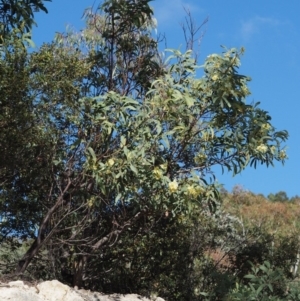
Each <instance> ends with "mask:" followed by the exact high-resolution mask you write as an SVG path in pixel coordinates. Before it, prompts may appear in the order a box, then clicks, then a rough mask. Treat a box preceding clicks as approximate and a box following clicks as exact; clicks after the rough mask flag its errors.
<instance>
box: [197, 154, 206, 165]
mask: <svg viewBox="0 0 300 301" xmlns="http://www.w3.org/2000/svg"><path fill="white" fill-rule="evenodd" d="M206 159H207V156H206V154H203V153H198V154H197V156H196V157H195V158H194V161H195V163H196V164H202V163H203V162H204V161H205V160H206Z"/></svg>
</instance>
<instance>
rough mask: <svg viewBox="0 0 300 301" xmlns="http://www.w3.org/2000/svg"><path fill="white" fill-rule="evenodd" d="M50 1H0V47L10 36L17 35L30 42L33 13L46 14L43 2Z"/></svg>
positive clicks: (33, 23) (49, 0)
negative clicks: (40, 12)
mask: <svg viewBox="0 0 300 301" xmlns="http://www.w3.org/2000/svg"><path fill="white" fill-rule="evenodd" d="M46 1H48V2H51V0H26V1H24V0H23V1H20V0H1V1H0V45H2V44H3V41H5V40H6V39H7V38H8V37H9V36H10V34H11V33H12V32H13V33H15V34H16V33H18V34H20V35H21V36H23V39H25V40H27V41H30V34H29V35H27V34H28V33H30V30H31V28H32V26H33V25H35V22H34V12H38V11H40V10H42V11H44V12H46V13H47V12H48V11H47V9H46V7H45V6H44V2H46Z"/></svg>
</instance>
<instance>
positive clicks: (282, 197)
mask: <svg viewBox="0 0 300 301" xmlns="http://www.w3.org/2000/svg"><path fill="white" fill-rule="evenodd" d="M268 199H269V200H270V201H271V202H288V201H289V197H288V196H287V194H286V192H285V191H279V192H277V193H275V194H273V193H270V194H269V195H268Z"/></svg>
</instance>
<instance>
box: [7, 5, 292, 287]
mask: <svg viewBox="0 0 300 301" xmlns="http://www.w3.org/2000/svg"><path fill="white" fill-rule="evenodd" d="M87 21H88V22H87V29H86V30H85V31H83V33H82V35H81V38H80V37H79V35H76V34H73V33H69V34H68V35H66V36H64V35H61V36H60V37H58V39H57V41H56V42H54V43H53V44H50V45H44V46H43V47H42V48H41V50H39V51H38V52H36V53H32V54H30V55H29V56H28V57H27V60H28V66H29V70H31V75H30V85H29V91H30V92H31V94H32V95H33V96H34V101H33V103H34V108H33V110H34V112H35V118H36V119H35V123H38V121H40V124H41V125H40V126H41V131H42V132H43V133H45V134H46V136H47V137H48V139H47V141H48V147H47V149H46V150H45V151H43V152H42V153H41V155H42V158H47V159H46V165H45V166H46V167H47V174H46V175H45V174H44V172H45V170H44V169H43V168H40V169H39V170H40V173H38V174H37V175H35V176H32V175H31V174H26V176H25V177H24V178H25V179H26V181H27V183H29V184H32V183H34V182H35V179H43V181H42V183H43V185H35V186H34V189H31V190H30V193H29V192H25V193H24V195H22V199H23V200H24V201H26V203H27V204H35V206H36V207H35V208H38V210H37V212H38V216H39V217H40V219H39V222H38V224H37V227H38V233H37V234H36V237H35V239H34V242H33V243H32V245H31V246H30V248H29V249H28V251H27V252H26V253H25V254H24V256H23V257H22V258H21V259H20V260H19V262H18V266H17V269H16V271H17V273H23V272H25V270H26V269H27V268H28V265H29V264H30V262H31V261H32V260H33V258H34V257H35V256H36V255H37V254H38V253H39V252H40V250H41V249H42V248H43V247H46V246H47V245H48V246H49V250H50V246H51V250H52V251H51V252H54V254H56V255H57V256H56V258H59V259H61V258H62V257H63V256H62V254H65V255H64V256H65V257H67V258H68V260H67V262H69V263H71V264H72V270H71V274H72V276H73V284H74V285H78V286H84V284H85V282H86V283H87V282H89V281H91V279H89V275H88V274H87V271H88V269H89V268H90V266H91V264H92V262H93V260H94V259H95V258H101V256H103V253H104V251H105V249H107V248H112V247H113V246H114V245H115V244H116V243H117V241H118V240H119V239H120V237H122V235H125V233H132V232H130V231H131V229H136V232H133V233H132V235H133V236H134V235H137V234H138V233H140V232H141V231H145V229H149V231H151V227H149V225H152V224H155V223H156V222H157V221H158V220H159V219H162V218H163V217H165V218H167V219H172V218H174V217H176V216H177V215H179V214H181V215H183V216H188V215H189V214H191V213H192V212H193V208H194V207H197V206H200V205H201V206H204V207H205V208H207V209H208V211H209V210H210V212H213V211H214V209H215V207H216V199H217V198H218V189H217V187H216V185H215V183H214V176H213V167H214V166H221V168H222V169H228V170H231V171H233V173H235V174H236V173H240V172H241V171H242V170H243V169H244V168H245V167H246V166H248V165H249V164H250V165H251V166H254V167H255V166H256V165H257V164H258V163H261V164H266V165H269V164H273V162H274V161H276V160H277V161H281V162H284V160H285V158H286V154H285V151H284V149H283V148H282V143H283V142H284V141H285V140H286V139H287V136H288V134H287V132H286V131H276V130H275V128H274V127H273V125H272V124H271V117H270V116H269V114H268V112H266V111H264V110H262V109H260V108H259V105H258V104H247V103H246V97H247V96H248V95H249V94H250V92H249V90H248V87H247V83H248V81H249V80H250V79H249V78H248V77H246V76H243V75H240V74H239V73H238V66H239V64H240V56H241V54H242V53H243V50H241V51H238V50H236V49H228V50H227V49H225V50H224V53H223V54H222V55H217V54H214V55H211V56H209V57H208V58H207V59H206V61H205V64H204V67H203V71H204V72H203V77H201V78H197V77H196V72H195V71H196V68H198V66H197V65H196V63H195V60H194V59H193V58H192V57H191V55H192V52H191V51H187V52H186V53H184V54H182V53H180V52H179V51H177V50H173V51H171V52H172V55H171V56H170V57H169V59H168V61H167V62H164V63H162V60H161V58H160V56H159V53H158V50H157V42H156V41H155V40H154V39H153V38H152V37H151V29H152V27H151V24H152V23H153V19H152V10H151V9H150V7H149V0H140V1H133V0H132V1H131V0H128V1H126V0H121V1H115V0H111V1H105V2H104V4H103V6H102V10H101V11H100V13H99V14H92V13H91V12H89V13H87ZM127 41H130V43H128V42H127ZM14 187H15V185H12V189H14ZM32 191H34V196H32ZM8 202H9V200H8ZM8 205H9V203H8ZM27 218H28V219H29V220H32V221H34V223H37V222H36V219H34V218H33V216H32V215H29V216H28V217H27ZM137 225H138V227H136V226H137ZM135 227H136V228H135ZM54 264H55V262H54ZM66 265H67V264H65V266H66ZM57 269H58V267H57ZM93 280H95V279H94V278H93Z"/></svg>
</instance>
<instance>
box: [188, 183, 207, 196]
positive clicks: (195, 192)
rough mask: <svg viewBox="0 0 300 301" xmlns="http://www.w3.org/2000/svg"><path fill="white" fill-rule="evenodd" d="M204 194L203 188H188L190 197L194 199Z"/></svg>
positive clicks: (191, 186)
mask: <svg viewBox="0 0 300 301" xmlns="http://www.w3.org/2000/svg"><path fill="white" fill-rule="evenodd" d="M203 192H204V189H203V187H201V186H197V187H195V186H193V185H189V186H188V187H187V193H188V195H190V196H193V197H196V196H198V195H200V194H201V193H203Z"/></svg>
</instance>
